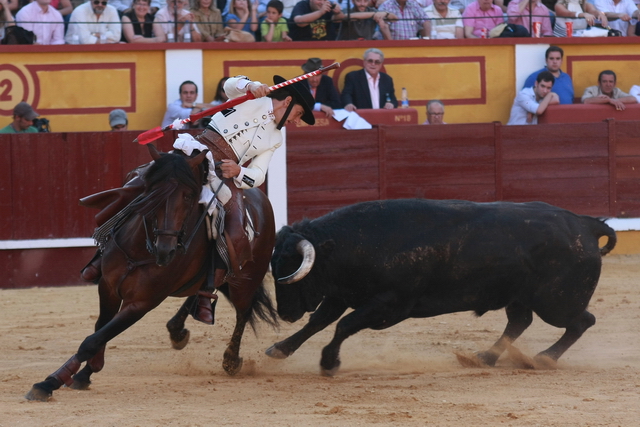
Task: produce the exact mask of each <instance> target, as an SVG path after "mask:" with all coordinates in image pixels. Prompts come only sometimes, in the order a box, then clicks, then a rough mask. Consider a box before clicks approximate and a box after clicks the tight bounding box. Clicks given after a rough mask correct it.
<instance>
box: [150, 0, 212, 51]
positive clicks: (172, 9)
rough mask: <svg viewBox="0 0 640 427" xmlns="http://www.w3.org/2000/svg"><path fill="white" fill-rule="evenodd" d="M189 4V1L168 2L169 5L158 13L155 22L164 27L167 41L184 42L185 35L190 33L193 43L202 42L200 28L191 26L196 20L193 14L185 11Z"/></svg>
mask: <svg viewBox="0 0 640 427" xmlns="http://www.w3.org/2000/svg"><path fill="white" fill-rule="evenodd" d="M187 4H188V0H168V1H167V5H166V6H164V7H161V8H160V10H158V11H157V12H156V15H155V17H154V19H153V22H156V23H158V24H160V25H162V30H163V31H164V33H165V34H166V36H167V40H169V41H170V40H171V39H172V38H173V39H174V40H175V41H179V42H183V41H184V35H185V34H186V33H189V34H190V35H191V41H194V42H199V41H202V35H201V34H200V30H199V29H198V26H197V25H191V23H192V22H193V20H194V19H193V14H192V13H191V12H189V11H188V10H185V9H184V7H185V6H186V5H187ZM176 16H178V22H177V23H176V21H175V17H176ZM176 29H177V33H176ZM176 34H177V36H176Z"/></svg>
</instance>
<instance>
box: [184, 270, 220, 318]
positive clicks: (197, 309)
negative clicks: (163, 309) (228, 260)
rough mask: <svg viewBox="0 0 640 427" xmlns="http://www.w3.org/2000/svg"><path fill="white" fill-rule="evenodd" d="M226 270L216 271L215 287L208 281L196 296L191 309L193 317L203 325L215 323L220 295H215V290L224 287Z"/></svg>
mask: <svg viewBox="0 0 640 427" xmlns="http://www.w3.org/2000/svg"><path fill="white" fill-rule="evenodd" d="M225 273H226V271H225V270H222V269H216V270H215V274H214V280H213V285H210V283H211V282H210V281H209V280H207V281H206V282H205V283H204V285H202V287H201V288H200V290H199V291H198V293H197V294H196V301H195V302H194V304H193V306H192V307H191V316H192V317H193V318H194V319H195V320H197V321H199V322H202V323H205V324H207V325H213V324H214V322H215V316H214V310H215V307H216V303H217V302H218V295H217V294H214V293H213V292H214V291H215V288H217V287H219V285H222V281H223V279H224V274H225Z"/></svg>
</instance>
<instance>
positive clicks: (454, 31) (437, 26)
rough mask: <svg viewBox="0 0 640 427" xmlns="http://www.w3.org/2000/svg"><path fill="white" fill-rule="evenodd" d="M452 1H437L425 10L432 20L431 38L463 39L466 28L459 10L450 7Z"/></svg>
mask: <svg viewBox="0 0 640 427" xmlns="http://www.w3.org/2000/svg"><path fill="white" fill-rule="evenodd" d="M449 3H450V0H435V1H434V2H433V4H431V5H429V6H427V7H425V8H424V12H425V13H426V14H427V17H429V18H430V19H431V37H432V38H433V37H436V38H438V39H463V38H464V26H463V25H462V19H461V18H462V15H460V11H459V10H458V9H455V8H452V7H451V6H449Z"/></svg>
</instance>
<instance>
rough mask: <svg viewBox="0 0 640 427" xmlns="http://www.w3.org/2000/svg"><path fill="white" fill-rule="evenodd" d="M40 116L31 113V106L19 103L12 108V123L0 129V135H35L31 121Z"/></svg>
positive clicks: (35, 129) (35, 131) (35, 130)
mask: <svg viewBox="0 0 640 427" xmlns="http://www.w3.org/2000/svg"><path fill="white" fill-rule="evenodd" d="M39 115H40V114H38V113H36V112H35V111H33V108H31V105H29V104H27V103H26V102H21V103H19V104H18V105H16V106H15V107H13V121H12V122H11V123H9V124H8V125H7V126H5V127H3V128H2V129H0V133H37V132H38V129H37V128H36V127H35V126H33V120H34V119H35V118H36V117H38V116H39Z"/></svg>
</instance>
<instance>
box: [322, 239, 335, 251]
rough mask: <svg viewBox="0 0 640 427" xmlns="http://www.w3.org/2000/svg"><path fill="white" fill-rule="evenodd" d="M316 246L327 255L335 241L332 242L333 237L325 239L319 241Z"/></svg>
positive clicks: (333, 246)
mask: <svg viewBox="0 0 640 427" xmlns="http://www.w3.org/2000/svg"><path fill="white" fill-rule="evenodd" d="M318 247H319V248H320V249H321V251H322V254H323V255H329V254H330V253H331V252H333V248H335V247H336V242H334V241H333V239H329V240H325V241H324V242H322V243H320V244H319V245H318Z"/></svg>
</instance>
